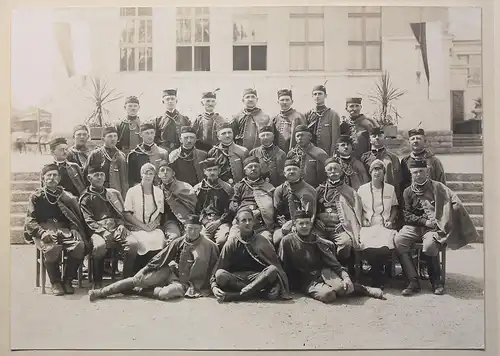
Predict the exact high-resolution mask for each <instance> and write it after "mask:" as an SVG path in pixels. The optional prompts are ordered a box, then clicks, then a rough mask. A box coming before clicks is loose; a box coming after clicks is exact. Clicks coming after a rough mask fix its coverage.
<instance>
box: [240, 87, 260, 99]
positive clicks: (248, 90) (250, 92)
mask: <svg viewBox="0 0 500 356" xmlns="http://www.w3.org/2000/svg"><path fill="white" fill-rule="evenodd" d="M250 94H252V95H255V96H257V90H255V88H247V89H245V90H243V97H245V96H247V95H250Z"/></svg>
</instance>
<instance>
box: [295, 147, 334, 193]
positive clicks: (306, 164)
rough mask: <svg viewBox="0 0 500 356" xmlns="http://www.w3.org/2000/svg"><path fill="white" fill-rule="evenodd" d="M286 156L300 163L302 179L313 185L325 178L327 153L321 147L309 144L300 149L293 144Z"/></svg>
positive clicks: (315, 185)
mask: <svg viewBox="0 0 500 356" xmlns="http://www.w3.org/2000/svg"><path fill="white" fill-rule="evenodd" d="M287 158H290V159H294V160H295V161H296V162H298V163H299V164H300V167H301V168H302V171H303V179H304V181H305V182H307V183H309V184H310V185H312V186H313V187H317V186H318V185H319V184H320V183H321V182H323V181H325V180H326V172H325V161H326V159H327V158H328V154H327V153H326V152H325V151H324V150H322V149H321V148H319V147H316V146H314V145H313V144H310V145H309V146H308V147H306V148H305V149H304V150H302V149H301V148H300V147H299V146H295V147H294V148H293V149H292V150H291V151H290V152H288V154H287Z"/></svg>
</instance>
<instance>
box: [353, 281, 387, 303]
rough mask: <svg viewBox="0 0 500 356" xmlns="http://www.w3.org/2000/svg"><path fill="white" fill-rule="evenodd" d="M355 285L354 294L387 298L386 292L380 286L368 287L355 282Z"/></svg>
mask: <svg viewBox="0 0 500 356" xmlns="http://www.w3.org/2000/svg"><path fill="white" fill-rule="evenodd" d="M353 285H354V292H352V294H353V295H358V296H367V297H371V298H376V299H382V300H385V297H384V292H382V289H380V288H373V287H367V286H364V285H362V284H359V283H353Z"/></svg>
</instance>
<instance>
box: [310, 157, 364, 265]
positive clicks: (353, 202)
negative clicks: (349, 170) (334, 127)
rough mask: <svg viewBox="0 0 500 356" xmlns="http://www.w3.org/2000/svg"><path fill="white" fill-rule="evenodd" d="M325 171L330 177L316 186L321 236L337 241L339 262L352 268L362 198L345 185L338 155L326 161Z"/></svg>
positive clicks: (317, 226) (357, 248) (356, 247)
mask: <svg viewBox="0 0 500 356" xmlns="http://www.w3.org/2000/svg"><path fill="white" fill-rule="evenodd" d="M325 171H326V175H327V176H328V179H327V180H326V181H325V182H324V183H323V184H320V186H319V187H318V188H317V189H316V193H317V197H318V207H317V210H316V212H317V219H316V228H317V229H318V231H319V232H320V233H321V234H322V235H321V236H325V238H326V239H328V240H330V241H332V242H334V243H335V245H336V246H337V256H338V260H339V262H340V263H341V264H342V265H343V266H348V268H353V266H354V257H355V256H354V251H353V250H359V232H360V229H361V214H362V206H361V199H360V198H359V196H358V194H357V193H356V191H355V190H354V189H352V188H351V187H349V186H348V185H347V184H345V181H344V176H343V174H344V172H343V171H342V167H341V164H340V163H339V162H338V161H337V158H329V159H327V160H326V167H325ZM350 272H351V273H352V271H350Z"/></svg>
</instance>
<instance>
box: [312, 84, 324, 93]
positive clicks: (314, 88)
mask: <svg viewBox="0 0 500 356" xmlns="http://www.w3.org/2000/svg"><path fill="white" fill-rule="evenodd" d="M312 91H313V93H314V92H315V91H322V92H323V93H325V94H326V87H325V86H324V85H323V84H318V85H315V86H313V89H312Z"/></svg>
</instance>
